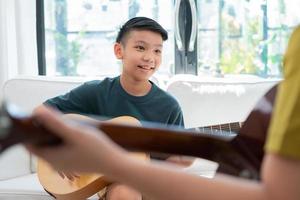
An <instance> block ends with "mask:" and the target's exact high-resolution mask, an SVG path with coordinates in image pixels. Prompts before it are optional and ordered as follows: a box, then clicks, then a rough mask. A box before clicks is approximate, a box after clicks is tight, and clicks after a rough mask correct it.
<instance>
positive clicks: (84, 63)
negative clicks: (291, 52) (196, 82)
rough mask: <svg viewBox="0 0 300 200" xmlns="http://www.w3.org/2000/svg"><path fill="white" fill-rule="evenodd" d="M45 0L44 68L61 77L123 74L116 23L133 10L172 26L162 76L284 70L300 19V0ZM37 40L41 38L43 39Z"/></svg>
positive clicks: (272, 73)
mask: <svg viewBox="0 0 300 200" xmlns="http://www.w3.org/2000/svg"><path fill="white" fill-rule="evenodd" d="M43 2H44V5H43V7H42V9H37V10H38V12H44V24H45V34H44V36H45V43H44V45H45V60H46V62H45V66H44V67H45V68H46V70H45V72H46V74H47V75H58V76H59V75H67V76H70V75H72V76H73V75H74V76H96V75H101V76H115V75H117V74H119V73H120V69H121V63H120V61H118V60H117V59H116V58H115V57H114V54H113V43H114V41H115V37H116V34H117V32H118V29H119V28H120V26H121V25H122V24H123V23H124V22H125V21H127V20H128V19H130V18H132V17H135V16H147V17H150V18H153V19H155V20H157V21H158V22H159V23H160V24H161V25H162V26H163V27H164V28H166V29H167V30H168V32H169V39H168V41H166V42H165V44H164V50H163V62H162V65H161V67H160V70H159V71H158V72H157V73H158V74H160V75H162V76H167V77H169V76H172V75H173V74H174V73H197V74H198V75H202V74H216V75H221V76H222V75H223V74H254V75H258V76H261V77H280V76H281V72H282V56H283V53H284V51H285V48H286V45H287V41H288V38H289V36H290V33H291V31H292V30H293V28H294V27H295V26H297V24H298V23H299V21H300V16H299V15H298V13H297V12H298V10H299V9H300V0H265V1H263V0H251V1H249V0H194V1H192V0H190V1H188V0H181V1H179V0H176V1H174V0H147V1H143V0H77V1H73V0H43ZM191 2H193V3H192V4H191V5H190V3H191ZM177 4H178V5H179V9H178V16H179V18H178V19H179V23H182V24H183V25H182V24H181V25H179V26H176V19H177V16H175V13H176V8H177V7H176V5H177ZM193 11H195V13H196V23H194V22H193V19H192V18H193ZM193 26H196V30H197V31H196V39H195V48H192V52H188V45H189V42H190V40H189V39H190V38H189V36H190V35H191V33H190V32H191V29H192V28H191V27H193ZM178 27H179V29H180V30H178ZM176 31H179V32H180V33H179V34H183V36H182V38H181V39H182V43H183V47H186V48H183V50H182V49H181V50H179V49H178V40H177V39H178V38H176V37H175V36H176ZM42 34H43V33H42ZM38 45H43V42H42V40H41V41H40V42H39V44H38ZM183 66H184V67H183Z"/></svg>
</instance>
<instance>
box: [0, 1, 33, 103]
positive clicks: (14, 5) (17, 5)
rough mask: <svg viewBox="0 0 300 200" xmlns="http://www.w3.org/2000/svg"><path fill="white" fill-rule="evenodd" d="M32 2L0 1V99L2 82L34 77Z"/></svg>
mask: <svg viewBox="0 0 300 200" xmlns="http://www.w3.org/2000/svg"><path fill="white" fill-rule="evenodd" d="M36 49H37V47H36V7H35V0H0V88H1V90H0V91H1V92H0V98H1V95H2V87H3V84H4V83H5V81H6V80H8V79H10V78H13V77H15V76H17V75H37V74H38V67H37V50H36Z"/></svg>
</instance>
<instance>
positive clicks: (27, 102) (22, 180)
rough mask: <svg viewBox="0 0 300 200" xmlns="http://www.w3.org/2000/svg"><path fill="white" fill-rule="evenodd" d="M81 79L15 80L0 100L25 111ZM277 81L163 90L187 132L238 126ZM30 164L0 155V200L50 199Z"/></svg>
mask: <svg viewBox="0 0 300 200" xmlns="http://www.w3.org/2000/svg"><path fill="white" fill-rule="evenodd" d="M89 79H91V78H89ZM86 80H87V79H86V78H70V77H60V78H58V77H16V78H14V79H11V80H9V81H7V82H6V83H5V85H4V88H3V96H4V97H5V99H6V100H7V101H10V102H12V103H16V104H17V105H19V106H20V107H21V108H23V109H24V110H26V111H29V112H30V111H31V110H32V109H33V108H34V107H36V106H37V105H39V104H41V103H42V102H44V101H45V100H46V99H48V98H50V97H53V96H56V95H58V94H62V93H64V92H66V91H68V90H70V89H71V88H74V87H76V86H78V85H79V84H81V83H82V82H83V81H86ZM154 81H155V79H154ZM155 82H157V83H162V81H155ZM277 82H278V80H270V81H268V80H263V79H260V78H257V77H253V76H242V77H230V76H229V77H225V78H223V79H220V78H213V77H203V78H199V77H196V76H192V75H177V76H174V77H173V78H172V79H170V80H168V81H167V85H165V86H162V88H166V90H167V91H168V92H170V93H171V94H172V95H174V96H175V97H176V98H177V99H178V101H179V103H180V105H181V107H182V110H183V114H184V118H185V124H186V126H187V128H192V127H199V126H205V125H211V124H222V123H228V122H236V121H243V120H244V119H245V118H246V116H247V114H248V113H249V111H250V110H251V108H252V107H253V106H254V104H255V103H256V101H257V100H258V99H259V98H260V97H261V96H262V95H263V94H264V93H265V92H266V90H268V89H269V88H270V87H271V86H272V85H274V84H276V83H277ZM34 160H35V159H34V158H33V157H32V156H31V155H29V154H28V152H27V151H25V150H24V149H23V147H22V146H20V145H17V146H14V147H12V148H10V149H8V150H7V151H5V152H4V153H3V154H2V155H0V169H1V170H0V200H13V199H14V200H15V199H22V200H47V199H52V197H50V196H49V195H48V194H47V193H46V192H45V191H44V190H43V188H42V186H41V185H40V184H39V182H38V179H37V176H36V173H35V172H36V169H35V162H34ZM216 167H217V165H216V164H215V163H212V162H205V161H203V160H200V159H199V160H197V162H196V163H195V164H193V165H192V166H191V167H190V168H189V169H188V170H189V171H191V172H195V173H197V174H200V175H204V176H212V175H213V173H214V171H215V169H216Z"/></svg>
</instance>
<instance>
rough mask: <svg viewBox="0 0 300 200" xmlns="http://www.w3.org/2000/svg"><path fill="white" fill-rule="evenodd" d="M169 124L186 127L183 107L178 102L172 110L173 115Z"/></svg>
mask: <svg viewBox="0 0 300 200" xmlns="http://www.w3.org/2000/svg"><path fill="white" fill-rule="evenodd" d="M176 103H177V102H176ZM168 124H170V125H175V126H180V127H182V128H184V119H183V114H182V110H181V107H180V106H179V104H178V103H177V104H176V106H175V107H174V109H173V111H172V112H171V117H170V119H169V122H168Z"/></svg>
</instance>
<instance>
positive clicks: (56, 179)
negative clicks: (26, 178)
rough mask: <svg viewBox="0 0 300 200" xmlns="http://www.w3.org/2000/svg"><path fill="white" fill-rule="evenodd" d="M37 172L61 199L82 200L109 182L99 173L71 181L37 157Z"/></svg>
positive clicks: (128, 120)
mask: <svg viewBox="0 0 300 200" xmlns="http://www.w3.org/2000/svg"><path fill="white" fill-rule="evenodd" d="M108 122H110V123H111V122H113V123H121V124H132V125H140V122H139V121H138V120H137V119H135V118H133V117H127V116H122V117H117V118H114V119H112V120H108ZM132 154H133V156H135V157H138V158H140V159H143V160H147V156H146V154H144V153H132ZM37 174H38V178H39V181H40V183H41V185H42V186H43V187H44V189H45V190H46V191H47V192H48V193H49V194H51V195H52V196H54V197H55V198H57V199H62V200H76V199H78V200H82V199H87V198H88V197H90V196H92V195H93V194H96V193H97V192H99V191H100V190H101V189H103V188H104V187H106V186H107V185H109V184H110V183H111V182H109V181H108V180H106V179H105V177H104V176H103V175H101V174H80V177H79V178H74V180H73V181H71V180H69V179H68V178H62V177H61V176H60V175H59V173H58V172H57V171H56V170H54V169H53V168H52V167H51V166H50V165H49V164H48V163H47V162H46V161H44V160H41V159H39V160H38V166H37Z"/></svg>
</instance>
